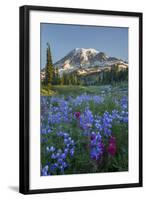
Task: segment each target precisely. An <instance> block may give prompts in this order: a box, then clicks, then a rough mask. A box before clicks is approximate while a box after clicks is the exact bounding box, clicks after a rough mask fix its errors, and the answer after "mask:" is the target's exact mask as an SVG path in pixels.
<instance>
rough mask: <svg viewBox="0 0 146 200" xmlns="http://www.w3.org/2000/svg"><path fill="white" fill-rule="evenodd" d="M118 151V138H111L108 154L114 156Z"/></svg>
mask: <svg viewBox="0 0 146 200" xmlns="http://www.w3.org/2000/svg"><path fill="white" fill-rule="evenodd" d="M116 151H117V145H116V138H115V137H111V138H110V140H109V146H108V153H109V154H111V155H112V156H114V155H115V154H116Z"/></svg>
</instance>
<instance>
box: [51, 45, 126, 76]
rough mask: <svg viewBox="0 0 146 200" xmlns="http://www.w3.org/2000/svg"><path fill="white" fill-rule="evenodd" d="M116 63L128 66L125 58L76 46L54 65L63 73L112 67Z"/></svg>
mask: <svg viewBox="0 0 146 200" xmlns="http://www.w3.org/2000/svg"><path fill="white" fill-rule="evenodd" d="M115 64H120V65H121V67H122V66H123V67H124V68H125V67H128V64H127V63H125V62H124V61H123V60H121V59H118V58H115V57H108V56H107V55H106V54H105V53H103V52H99V51H97V50H95V49H92V48H89V49H85V48H75V49H73V50H72V51H70V52H69V53H68V54H67V55H66V56H65V57H63V58H62V59H61V60H59V61H57V62H56V63H54V67H57V68H58V69H59V72H60V73H61V74H62V73H69V72H73V71H77V70H79V69H82V70H83V69H89V68H93V67H97V66H98V67H101V68H103V67H111V66H112V65H115Z"/></svg>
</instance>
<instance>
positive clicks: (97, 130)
mask: <svg viewBox="0 0 146 200" xmlns="http://www.w3.org/2000/svg"><path fill="white" fill-rule="evenodd" d="M97 89H99V88H97ZM110 90H111V88H109V89H108V91H106V90H103V89H102V90H100V91H99V92H98V93H97V94H93V93H88V92H87V93H81V94H78V92H77V94H76V93H75V92H74V95H70V93H69V94H68V95H63V94H62V95H54V96H43V95H42V96H41V175H42V176H49V175H61V174H81V173H101V172H102V173H103V172H117V171H127V170H128V94H127V92H123V91H120V89H116V91H114V92H112V91H110ZM112 90H113V88H112Z"/></svg>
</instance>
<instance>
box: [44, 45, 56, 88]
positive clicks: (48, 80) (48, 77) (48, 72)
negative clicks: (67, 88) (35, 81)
mask: <svg viewBox="0 0 146 200" xmlns="http://www.w3.org/2000/svg"><path fill="white" fill-rule="evenodd" d="M46 53H47V62H46V67H45V81H44V83H45V85H46V86H50V85H51V84H52V79H53V73H54V68H53V64H52V55H51V49H50V45H49V44H48V43H47V52H46Z"/></svg>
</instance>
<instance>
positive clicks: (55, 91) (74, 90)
mask: <svg viewBox="0 0 146 200" xmlns="http://www.w3.org/2000/svg"><path fill="white" fill-rule="evenodd" d="M48 91H49V92H48ZM117 91H119V92H121V93H122V94H123V92H127V82H123V83H118V84H115V85H99V86H80V85H55V86H52V87H51V90H48V88H47V87H43V86H42V88H41V95H42V96H54V95H63V96H77V95H81V94H83V93H87V94H94V95H100V94H103V95H105V94H106V95H108V94H113V95H117ZM119 92H118V94H119Z"/></svg>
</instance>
